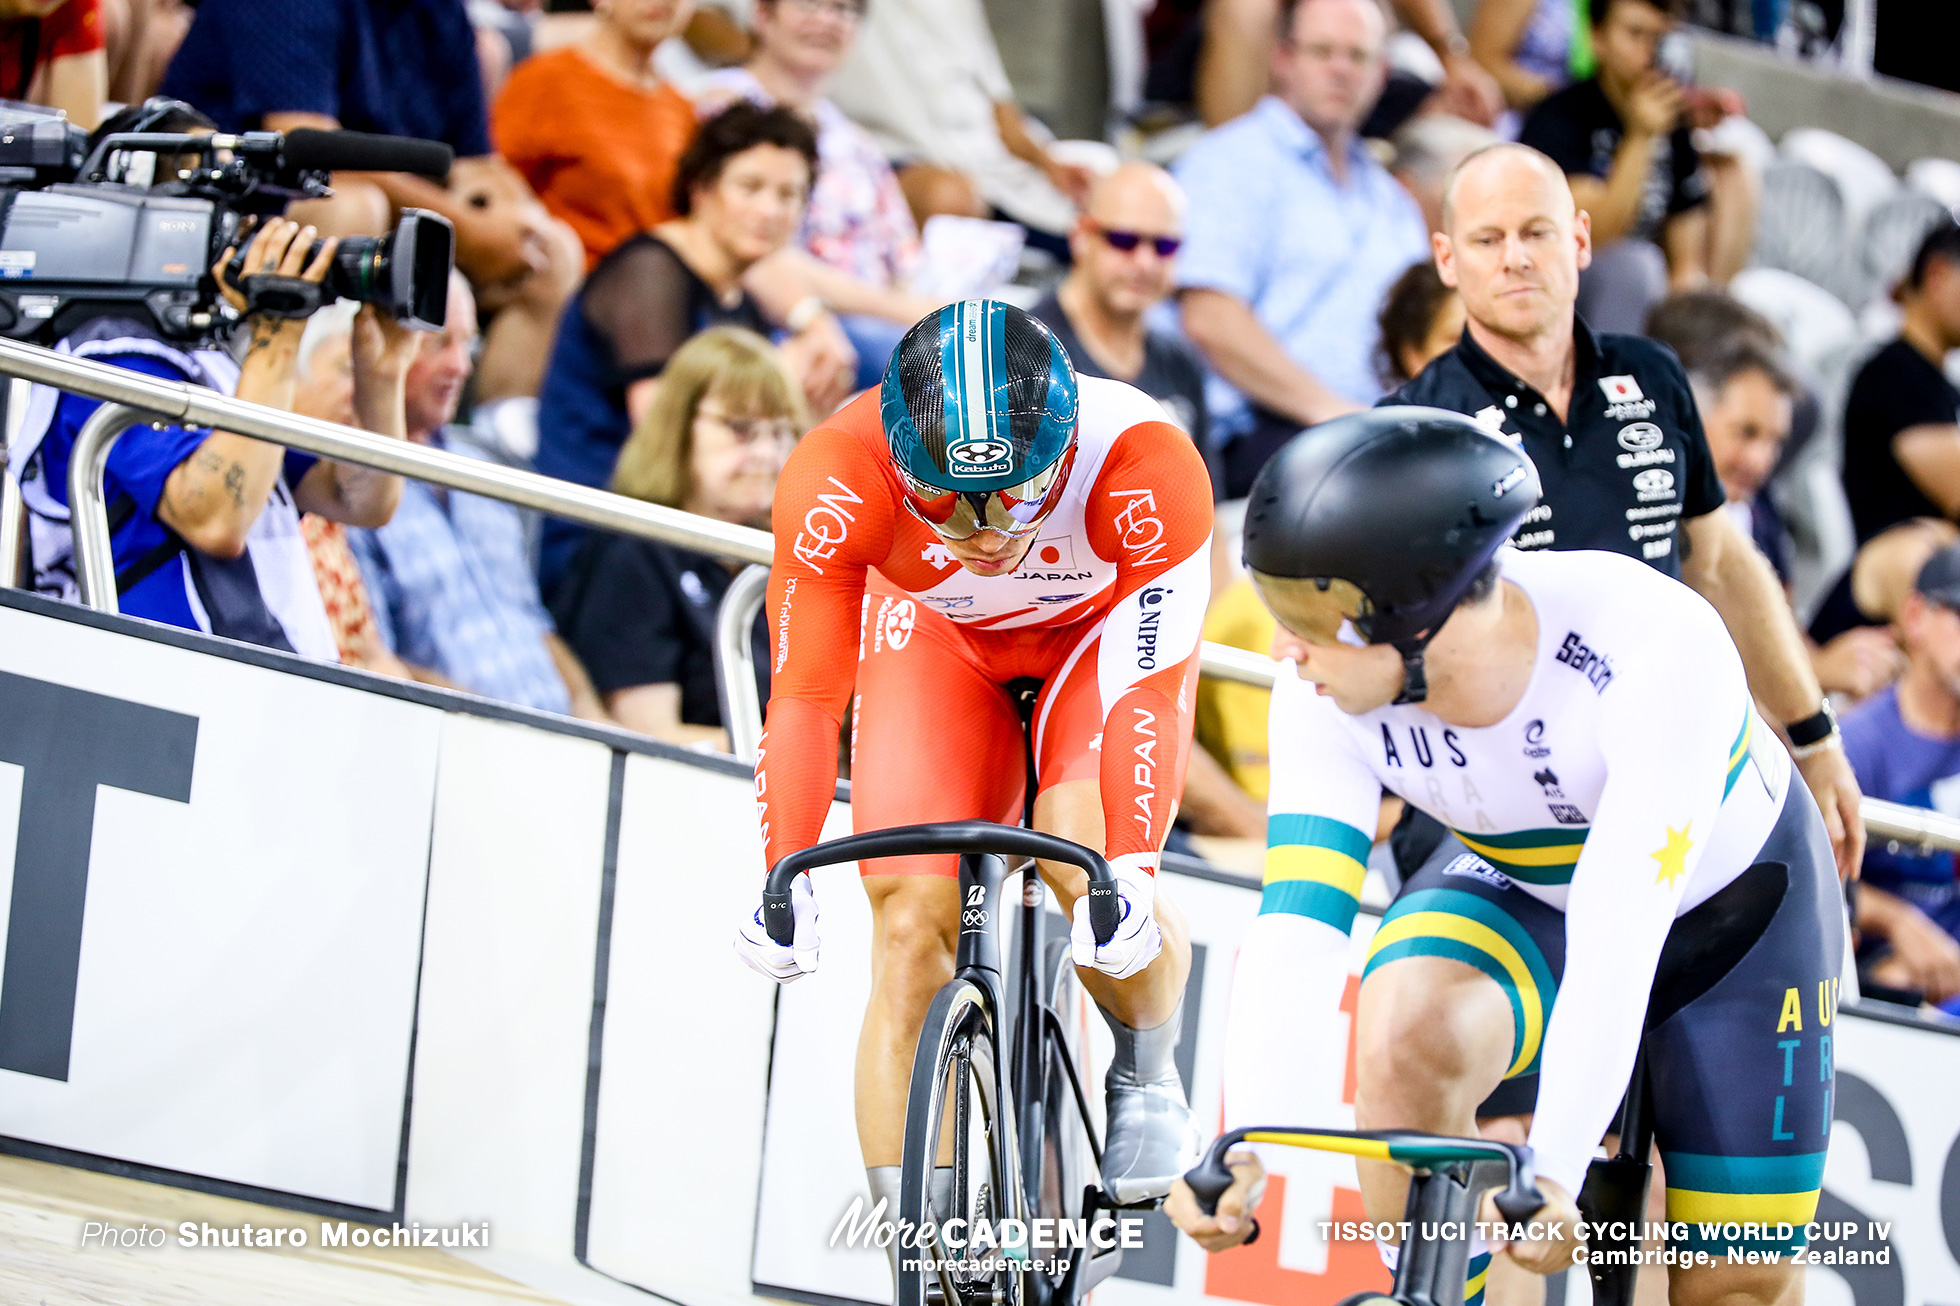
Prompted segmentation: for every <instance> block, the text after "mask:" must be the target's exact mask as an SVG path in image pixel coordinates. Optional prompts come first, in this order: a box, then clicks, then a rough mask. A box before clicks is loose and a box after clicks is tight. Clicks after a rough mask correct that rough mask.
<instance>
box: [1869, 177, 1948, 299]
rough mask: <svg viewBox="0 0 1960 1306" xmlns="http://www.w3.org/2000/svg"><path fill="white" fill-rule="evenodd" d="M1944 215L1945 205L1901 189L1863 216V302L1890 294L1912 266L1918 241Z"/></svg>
mask: <svg viewBox="0 0 1960 1306" xmlns="http://www.w3.org/2000/svg"><path fill="white" fill-rule="evenodd" d="M1946 216H1947V206H1946V205H1944V204H1942V203H1940V202H1939V201H1938V200H1937V199H1934V198H1933V197H1932V196H1931V195H1927V194H1925V193H1923V192H1921V191H1916V190H1902V191H1900V192H1899V193H1898V194H1896V195H1894V196H1892V197H1891V198H1890V199H1888V200H1885V201H1884V202H1882V203H1880V204H1879V205H1878V206H1877V207H1875V208H1874V209H1872V211H1871V212H1870V213H1869V214H1867V215H1866V217H1865V233H1864V236H1863V237H1862V238H1861V239H1860V240H1859V242H1858V247H1859V260H1860V264H1861V266H1862V268H1863V270H1864V273H1865V282H1866V286H1865V291H1866V293H1865V295H1864V296H1863V300H1864V302H1865V303H1870V302H1871V300H1872V299H1873V298H1875V297H1881V296H1885V295H1889V294H1890V293H1891V292H1892V287H1893V286H1894V285H1896V284H1897V283H1898V281H1899V279H1900V278H1901V277H1903V276H1905V274H1906V270H1907V269H1908V268H1910V267H1911V266H1912V256H1913V254H1914V253H1915V252H1917V250H1918V249H1919V242H1920V241H1922V240H1924V239H1925V238H1926V233H1927V232H1928V231H1931V230H1932V229H1933V226H1934V224H1936V223H1937V222H1939V221H1940V219H1941V218H1944V217H1946ZM1853 302H1854V303H1855V302H1857V301H1853Z"/></svg>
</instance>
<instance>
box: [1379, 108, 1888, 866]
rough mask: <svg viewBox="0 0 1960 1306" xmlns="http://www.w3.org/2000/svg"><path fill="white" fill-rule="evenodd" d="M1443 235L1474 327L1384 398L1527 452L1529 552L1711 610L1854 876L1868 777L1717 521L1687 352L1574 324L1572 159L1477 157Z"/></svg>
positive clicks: (1768, 593)
mask: <svg viewBox="0 0 1960 1306" xmlns="http://www.w3.org/2000/svg"><path fill="white" fill-rule="evenodd" d="M1431 239H1432V240H1433V242H1434V245H1435V250H1436V268H1437V271H1438V272H1439V273H1440V274H1441V275H1442V278H1443V280H1444V281H1445V282H1446V283H1448V284H1449V285H1451V286H1454V287H1456V290H1457V293H1458V294H1459V295H1461V296H1462V298H1463V304H1464V309H1465V312H1466V313H1467V315H1468V324H1467V325H1466V326H1465V328H1464V332H1463V339H1462V341H1461V342H1460V343H1458V344H1457V346H1456V347H1455V348H1454V349H1451V350H1450V351H1449V352H1448V353H1446V354H1443V355H1442V356H1440V357H1439V358H1437V359H1436V360H1435V361H1434V362H1432V363H1431V364H1430V365H1429V366H1428V367H1427V368H1426V369H1424V371H1423V373H1422V375H1420V376H1418V377H1417V378H1416V379H1415V380H1414V381H1411V382H1410V383H1409V384H1408V385H1406V386H1404V387H1403V388H1402V389H1401V390H1399V391H1397V392H1396V393H1395V394H1393V395H1390V396H1389V397H1388V398H1387V399H1385V400H1384V401H1383V402H1384V403H1404V404H1426V405H1431V406H1434V407H1437V408H1447V409H1450V410H1452V411H1455V412H1459V413H1467V414H1469V415H1470V416H1471V417H1473V418H1475V419H1476V420H1477V421H1479V422H1481V423H1483V424H1484V425H1485V426H1486V427H1487V428H1488V429H1489V430H1490V431H1492V432H1493V433H1495V434H1498V435H1501V436H1504V437H1505V438H1507V439H1512V440H1516V441H1518V442H1519V443H1520V444H1522V445H1523V447H1524V449H1525V451H1526V452H1527V453H1528V454H1530V455H1531V459H1532V461H1533V462H1534V463H1536V464H1537V467H1538V474H1539V478H1540V480H1541V481H1542V483H1543V485H1544V490H1545V494H1544V499H1543V501H1542V502H1541V504H1540V505H1539V507H1538V508H1537V509H1535V510H1534V511H1533V512H1532V514H1531V516H1530V517H1528V518H1527V519H1526V521H1525V524H1524V526H1523V528H1522V529H1521V530H1520V531H1519V533H1518V535H1517V538H1516V540H1515V543H1516V544H1517V545H1518V546H1519V547H1521V548H1538V549H1544V548H1556V549H1607V550H1611V551H1614V552H1617V553H1624V554H1627V555H1629V556H1630V557H1635V558H1640V559H1642V560H1644V561H1646V562H1647V563H1649V564H1650V565H1652V566H1654V567H1656V568H1658V569H1659V570H1661V571H1664V572H1666V573H1667V574H1668V575H1669V576H1673V577H1676V578H1677V579H1680V580H1682V581H1685V582H1686V583H1687V584H1689V585H1690V586H1692V587H1693V588H1694V589H1695V590H1696V592H1698V593H1699V594H1701V596H1702V597H1703V598H1705V599H1707V600H1708V601H1709V603H1710V604H1712V605H1713V606H1714V608H1715V610H1716V611H1717V612H1719V613H1720V614H1721V616H1722V620H1723V622H1724V623H1725V624H1726V625H1727V626H1728V628H1729V634H1730V636H1731V637H1732V638H1733V639H1734V640H1735V643H1736V648H1737V649H1738V650H1739V651H1740V652H1741V654H1742V661H1743V666H1744V667H1745V668H1746V669H1747V671H1748V673H1749V687H1750V689H1751V691H1752V692H1753V693H1754V694H1755V696H1756V699H1757V701H1758V702H1760V703H1761V704H1762V705H1763V708H1764V710H1765V712H1766V713H1767V714H1769V715H1771V716H1772V717H1773V719H1775V720H1776V721H1777V722H1779V723H1780V724H1783V725H1784V727H1785V728H1786V729H1787V730H1788V731H1789V734H1790V739H1791V743H1792V745H1793V751H1794V752H1795V754H1796V757H1797V765H1798V767H1799V768H1800V769H1801V770H1802V772H1803V776H1804V780H1805V781H1806V782H1807V783H1808V784H1809V785H1810V788H1811V792H1812V793H1814V794H1815V795H1816V796H1817V805H1818V806H1819V807H1820V808H1821V809H1822V810H1823V812H1824V820H1825V824H1826V825H1827V826H1828V827H1829V829H1830V832H1831V840H1832V843H1833V844H1834V845H1835V847H1836V850H1837V855H1838V867H1839V870H1840V871H1841V872H1843V873H1846V874H1849V873H1851V871H1852V870H1854V869H1855V868H1856V867H1857V865H1858V861H1859V858H1860V856H1861V855H1862V854H1863V850H1864V825H1863V822H1862V821H1860V820H1859V817H1858V798H1859V794H1858V784H1857V780H1856V778H1855V777H1854V776H1853V775H1852V773H1851V768H1850V766H1849V764H1848V763H1847V762H1846V761H1845V758H1844V752H1843V749H1842V747H1841V746H1840V745H1839V742H1838V737H1837V723H1836V722H1835V721H1834V720H1833V719H1832V718H1831V715H1830V712H1829V710H1828V708H1827V706H1825V702H1824V696H1823V693H1822V691H1821V690H1820V689H1819V688H1818V685H1817V677H1816V675H1815V673H1814V672H1813V671H1812V670H1811V667H1810V659H1809V657H1808V655H1807V653H1806V651H1805V648H1804V643H1803V638H1802V636H1801V634H1800V633H1799V632H1798V630H1797V624H1796V619H1795V617H1794V616H1793V615H1792V614H1791V612H1790V609H1789V606H1788V604H1787V603H1786V602H1785V600H1784V597H1783V591H1782V588H1781V586H1780V585H1779V584H1778V583H1777V580H1776V575H1775V573H1774V572H1773V571H1772V570H1771V569H1770V566H1769V563H1768V562H1767V561H1766V560H1765V559H1764V558H1763V556H1762V554H1761V553H1760V552H1759V551H1758V550H1757V549H1756V547H1755V546H1754V545H1753V544H1752V543H1751V542H1750V540H1749V537H1748V536H1747V535H1745V534H1743V533H1742V531H1741V529H1740V528H1739V527H1737V526H1736V524H1735V521H1734V519H1733V518H1732V517H1730V516H1729V515H1728V514H1727V513H1725V512H1722V511H1720V509H1721V507H1722V501H1723V494H1722V485H1721V482H1720V481H1719V480H1718V479H1717V478H1716V475H1715V466H1714V460H1713V458H1712V457H1711V456H1710V454H1709V452H1708V441H1707V438H1706V437H1705V436H1704V435H1703V433H1702V429H1701V419H1700V417H1699V416H1698V415H1697V413H1696V411H1695V402H1694V396H1693V394H1692V392H1691V391H1690V390H1689V388H1688V378H1687V376H1686V375H1685V374H1684V373H1683V372H1682V370H1681V364H1680V363H1679V361H1677V360H1676V358H1675V357H1674V354H1673V352H1672V351H1671V350H1669V349H1667V348H1666V347H1665V346H1663V345H1659V344H1656V343H1654V342H1653V341H1651V340H1645V339H1642V338H1641V337H1638V336H1623V335H1611V334H1595V333H1594V332H1593V331H1592V330H1591V328H1589V327H1587V326H1586V324H1585V323H1584V322H1583V321H1581V320H1580V319H1579V318H1578V316H1577V315H1576V314H1575V312H1574V310H1573V303H1574V299H1575V296H1576V293H1577V287H1578V281H1579V269H1580V268H1582V267H1584V266H1585V265H1586V263H1587V261H1588V259H1589V258H1590V256H1591V250H1592V247H1591V233H1590V224H1589V222H1588V219H1587V216H1586V215H1585V214H1584V213H1582V212H1577V211H1576V210H1575V207H1574V205H1573V202H1572V191H1571V189H1570V187H1568V186H1567V185H1566V182H1565V177H1564V175H1563V174H1562V173H1561V172H1560V171H1559V169H1558V165H1557V164H1555V163H1554V162H1552V160H1550V159H1548V158H1546V157H1545V156H1544V155H1543V154H1540V153H1539V152H1538V151H1536V150H1534V149H1531V148H1529V147H1528V146H1523V145H1516V144H1506V145H1493V146H1489V147H1487V148H1485V149H1483V150H1480V151H1478V152H1477V153H1475V154H1472V155H1471V156H1470V157H1469V158H1467V159H1465V160H1464V162H1463V163H1462V164H1460V165H1459V166H1458V168H1457V170H1456V173H1455V175H1454V176H1453V177H1452V178H1451V180H1450V183H1449V185H1448V187H1447V188H1446V189H1445V191H1444V194H1443V230H1442V231H1441V232H1438V233H1437V234H1436V235H1434V236H1433V237H1432V238H1431Z"/></svg>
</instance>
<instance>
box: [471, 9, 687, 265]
mask: <svg viewBox="0 0 1960 1306" xmlns="http://www.w3.org/2000/svg"><path fill="white" fill-rule="evenodd" d="M694 123H695V113H694V106H693V105H692V104H691V103H690V102H689V101H688V99H687V97H686V96H684V95H682V94H681V93H680V92H679V91H677V90H675V89H674V88H673V87H672V86H670V85H668V84H667V83H665V82H662V83H659V84H658V85H655V86H652V87H644V86H634V85H629V84H627V83H626V82H623V81H621V80H619V78H618V77H616V76H615V75H614V74H613V73H612V72H610V71H608V70H607V69H605V68H603V67H601V66H600V65H599V64H597V63H596V62H594V61H593V60H592V59H591V58H590V57H589V56H588V55H587V54H586V53H585V52H584V51H583V50H581V49H580V48H579V47H578V46H565V47H563V48H560V49H557V50H552V51H550V52H548V53H545V54H535V55H532V56H531V57H530V58H529V59H526V60H525V61H524V62H523V63H520V64H518V65H517V67H516V68H514V69H512V70H511V74H510V80H508V81H507V82H505V83H504V89H503V90H502V92H500V93H499V94H498V96H497V101H496V104H495V105H494V106H492V108H491V111H490V131H491V135H492V136H493V138H494V139H495V140H496V143H497V150H498V152H499V153H501V154H502V155H503V156H504V158H506V159H507V160H509V161H510V163H511V164H512V165H513V166H514V167H516V169H517V170H518V171H519V172H521V173H523V174H524V179H525V180H526V181H528V182H530V183H531V189H533V190H535V191H536V192H537V193H538V198H539V199H541V200H543V201H544V206H545V207H546V208H547V209H549V210H551V212H552V214H553V215H554V216H555V217H558V218H560V219H562V220H563V221H565V222H566V223H568V224H570V226H571V227H572V229H573V230H574V231H576V232H578V235H579V239H580V240H581V241H583V242H584V243H585V259H586V268H587V270H588V271H589V270H590V269H591V267H592V265H594V264H596V263H597V262H598V261H599V260H600V259H602V258H604V257H605V256H606V255H607V254H609V253H611V252H612V251H613V250H614V249H615V248H616V247H618V246H619V245H620V244H621V243H623V242H624V241H625V240H626V239H627V238H628V237H629V236H634V235H637V234H638V233H640V232H642V231H646V230H649V229H650V228H652V227H654V226H657V225H658V224H660V223H662V222H666V221H668V220H669V219H671V218H672V217H673V216H674V172H675V170H676V169H677V168H678V167H679V166H680V159H681V154H682V152H683V151H685V150H686V149H687V143H688V142H689V141H690V140H692V139H693V137H694Z"/></svg>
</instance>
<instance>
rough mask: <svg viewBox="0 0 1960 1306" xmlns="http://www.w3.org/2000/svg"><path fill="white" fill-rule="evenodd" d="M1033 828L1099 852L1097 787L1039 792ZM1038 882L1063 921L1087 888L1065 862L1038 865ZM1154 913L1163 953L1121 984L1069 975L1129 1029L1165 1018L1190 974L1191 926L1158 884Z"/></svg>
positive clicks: (1083, 784) (1071, 784)
mask: <svg viewBox="0 0 1960 1306" xmlns="http://www.w3.org/2000/svg"><path fill="white" fill-rule="evenodd" d="M1034 828H1035V829H1037V830H1044V831H1046V832H1047V833H1049V834H1058V835H1060V836H1061V837H1062V838H1064V839H1072V840H1074V841H1075V842H1076V843H1079V844H1082V845H1083V846H1084V847H1087V848H1094V849H1096V850H1097V851H1101V850H1102V846H1103V810H1102V785H1101V783H1100V782H1098V781H1095V780H1069V781H1066V782H1064V783H1062V784H1058V785H1051V786H1050V787H1049V788H1047V789H1044V790H1043V791H1042V793H1041V796H1040V797H1039V798H1038V799H1036V800H1035V805H1034ZM1041 878H1042V879H1043V880H1046V881H1047V882H1048V887H1049V888H1051V889H1053V890H1054V891H1055V897H1056V899H1057V900H1058V905H1059V907H1060V909H1061V913H1062V916H1063V917H1064V919H1067V920H1074V919H1075V900H1076V899H1077V898H1079V897H1081V896H1082V894H1083V892H1084V891H1085V890H1087V888H1088V887H1089V876H1088V874H1087V872H1085V871H1083V870H1082V868H1080V867H1078V866H1070V865H1069V864H1068V863H1067V862H1042V863H1041ZM1156 913H1157V927H1158V928H1159V929H1161V930H1162V931H1163V932H1164V950H1163V951H1162V952H1161V953H1159V954H1158V955H1157V960H1155V961H1153V962H1151V963H1150V964H1149V965H1148V966H1145V967H1144V968H1143V969H1142V970H1140V971H1138V972H1137V973H1136V974H1134V975H1132V976H1130V978H1128V979H1126V980H1118V979H1111V978H1110V977H1109V976H1107V975H1105V974H1103V973H1102V972H1101V971H1099V970H1090V969H1085V968H1082V967H1077V968H1076V972H1075V973H1076V977H1077V978H1078V979H1080V980H1081V981H1082V987H1083V988H1084V989H1085V990H1087V992H1088V994H1089V996H1090V997H1091V998H1093V999H1095V1002H1096V1005H1097V1006H1099V1007H1101V1008H1102V1009H1103V1010H1104V1011H1107V1012H1108V1013H1109V1014H1110V1015H1112V1016H1114V1017H1116V1018H1117V1019H1118V1020H1120V1021H1122V1022H1123V1023H1124V1024H1125V1025H1128V1026H1129V1027H1130V1028H1131V1029H1155V1028H1156V1027H1157V1026H1159V1025H1161V1024H1163V1023H1164V1022H1165V1021H1167V1020H1169V1019H1170V1018H1171V1016H1172V1015H1173V1014H1174V1013H1175V1012H1176V1011H1177V1004H1178V1003H1179V1002H1181V1001H1182V1000H1183V998H1184V982H1185V980H1186V979H1188V978H1189V977H1190V974H1191V928H1190V926H1188V925H1187V924H1185V921H1184V913H1183V912H1181V911H1179V910H1178V907H1177V903H1176V902H1175V901H1174V900H1173V899H1172V898H1171V896H1170V895H1169V894H1167V893H1165V892H1164V890H1163V887H1162V886H1161V885H1159V886H1158V889H1157V895H1156Z"/></svg>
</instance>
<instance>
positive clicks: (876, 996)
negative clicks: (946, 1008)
mask: <svg viewBox="0 0 1960 1306" xmlns="http://www.w3.org/2000/svg"><path fill="white" fill-rule="evenodd" d="M864 891H865V893H866V895H867V896H868V897H869V898H870V899H871V1003H870V1005H869V1006H867V1007H866V1008H865V1011H864V1028H863V1031H862V1032H861V1033H860V1034H859V1035H858V1052H857V1126H858V1146H859V1148H861V1149H862V1150H863V1152H864V1163H865V1165H867V1166H881V1165H897V1164H899V1161H900V1158H901V1155H902V1151H903V1145H904V1142H905V1094H906V1090H907V1088H908V1087H909V1085H910V1081H911V1076H912V1055H913V1052H914V1051H915V1050H916V1049H917V1047H918V1044H919V1027H920V1026H921V1025H922V1024H924V1023H925V1018H926V1008H927V1007H929V1006H931V1005H932V995H933V994H935V993H937V992H938V991H939V988H940V986H941V985H942V984H944V983H945V982H946V981H947V980H949V979H951V978H952V977H953V945H954V943H955V941H956V940H957V939H958V937H959V922H960V887H959V881H958V880H952V879H947V878H946V877H945V876H941V875H870V876H866V877H865V880H864Z"/></svg>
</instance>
